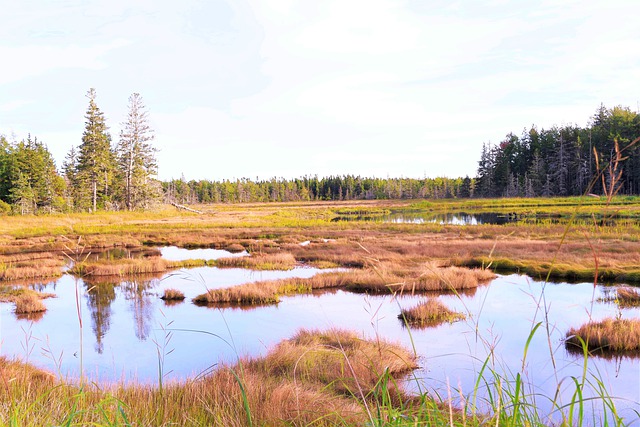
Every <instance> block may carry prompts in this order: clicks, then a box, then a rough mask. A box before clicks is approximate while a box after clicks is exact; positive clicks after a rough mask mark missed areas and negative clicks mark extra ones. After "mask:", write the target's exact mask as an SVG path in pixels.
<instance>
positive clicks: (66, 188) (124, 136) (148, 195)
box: [0, 89, 162, 214]
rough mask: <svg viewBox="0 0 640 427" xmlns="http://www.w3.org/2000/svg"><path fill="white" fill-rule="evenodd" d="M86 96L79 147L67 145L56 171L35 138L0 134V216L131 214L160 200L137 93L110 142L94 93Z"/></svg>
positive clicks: (144, 113)
mask: <svg viewBox="0 0 640 427" xmlns="http://www.w3.org/2000/svg"><path fill="white" fill-rule="evenodd" d="M87 98H88V99H89V105H88V107H87V111H86V113H85V116H84V117H85V128H84V132H83V134H82V139H81V143H80V144H79V145H78V146H77V147H75V146H72V147H71V149H70V150H69V153H68V154H67V156H66V158H65V161H64V164H63V166H62V170H60V171H58V170H57V168H56V165H55V162H54V160H53V157H52V155H51V153H50V152H49V150H48V148H47V146H46V145H45V144H43V143H42V142H41V141H38V139H37V138H35V137H34V138H32V137H31V135H29V136H28V137H27V139H26V140H21V141H19V142H18V141H9V140H8V139H7V138H6V137H5V136H0V213H8V212H14V213H19V214H28V213H42V212H47V213H51V212H72V211H93V212H95V211H97V210H100V209H103V210H117V209H128V210H132V209H138V208H145V207H148V206H149V205H150V204H152V203H154V202H156V201H158V200H160V198H161V195H162V188H161V184H160V182H159V181H158V180H157V179H156V175H157V164H156V160H155V152H156V150H155V148H154V147H153V146H152V145H151V141H152V140H153V137H154V136H153V131H152V129H151V128H150V126H149V118H148V113H147V110H146V107H145V106H144V104H143V102H142V97H141V96H140V94H138V93H134V94H132V95H131V96H130V97H129V105H128V115H127V118H126V120H125V121H124V122H123V123H122V130H121V131H120V135H119V138H118V141H117V143H115V144H112V139H111V134H110V133H109V127H108V126H107V123H106V119H105V116H104V113H103V112H102V111H101V110H100V108H99V107H98V105H97V104H96V91H95V90H94V89H90V90H89V91H88V93H87Z"/></svg>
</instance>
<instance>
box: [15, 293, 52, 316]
mask: <svg viewBox="0 0 640 427" xmlns="http://www.w3.org/2000/svg"><path fill="white" fill-rule="evenodd" d="M46 310H47V306H46V305H44V304H43V303H42V300H41V298H40V297H38V295H34V294H33V293H26V294H23V295H20V296H19V297H18V298H17V299H16V310H15V312H16V314H29V313H39V312H42V311H46Z"/></svg>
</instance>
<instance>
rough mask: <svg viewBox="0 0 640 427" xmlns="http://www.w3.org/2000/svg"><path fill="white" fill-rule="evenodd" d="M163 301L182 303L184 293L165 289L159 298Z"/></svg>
mask: <svg viewBox="0 0 640 427" xmlns="http://www.w3.org/2000/svg"><path fill="white" fill-rule="evenodd" d="M160 299H163V300H165V301H182V300H184V293H183V292H182V291H180V290H178V289H172V288H169V289H165V290H164V294H163V295H162V296H161V297H160Z"/></svg>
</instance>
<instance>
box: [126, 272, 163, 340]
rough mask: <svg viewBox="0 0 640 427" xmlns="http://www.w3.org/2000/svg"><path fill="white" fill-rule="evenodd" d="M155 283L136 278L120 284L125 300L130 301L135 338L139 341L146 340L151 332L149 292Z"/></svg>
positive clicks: (151, 319) (151, 302)
mask: <svg viewBox="0 0 640 427" xmlns="http://www.w3.org/2000/svg"><path fill="white" fill-rule="evenodd" d="M157 283H158V280H157V279H148V278H145V279H142V278H137V277H136V278H135V279H133V280H128V281H123V282H122V283H121V284H120V288H121V289H122V291H123V292H124V297H125V299H127V300H130V301H132V304H131V308H132V310H133V320H134V323H135V325H134V326H135V332H136V337H138V339H140V340H146V339H147V337H148V336H149V332H150V330H151V323H152V321H153V301H152V299H151V295H150V293H149V290H150V289H152V288H154V287H155V286H156V285H157Z"/></svg>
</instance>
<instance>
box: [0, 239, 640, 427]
mask: <svg viewBox="0 0 640 427" xmlns="http://www.w3.org/2000/svg"><path fill="white" fill-rule="evenodd" d="M182 251H185V252H182ZM162 253H163V255H164V256H167V257H173V258H174V259H176V258H180V257H188V258H206V257H208V256H209V253H206V252H204V253H203V252H199V253H198V255H197V256H194V255H195V254H194V253H192V252H188V251H186V250H184V249H183V250H177V249H163V252H162ZM220 255H226V254H220V253H216V254H213V253H211V256H215V257H217V256H220ZM318 271H320V270H317V269H313V268H308V267H296V268H294V269H292V270H289V271H250V270H245V269H238V268H224V269H219V268H215V267H199V268H193V269H184V270H177V271H173V272H171V273H167V274H164V275H162V276H158V277H148V278H142V277H140V278H131V279H128V280H125V281H122V282H118V283H113V282H111V283H99V282H96V283H94V282H90V283H85V282H84V281H83V280H81V279H76V278H74V277H72V276H70V275H64V276H63V277H61V278H60V279H58V280H55V281H52V282H49V283H42V284H40V285H34V286H33V287H34V288H35V289H37V290H39V291H42V292H50V293H53V294H55V296H56V297H55V298H49V299H46V300H44V303H45V304H46V306H47V308H48V310H47V311H46V312H45V313H44V314H43V315H42V316H41V317H40V318H39V319H34V318H31V319H24V318H18V317H17V316H16V315H15V314H14V313H13V304H9V303H2V304H0V310H1V312H0V319H1V321H2V324H1V329H0V332H1V354H2V355H4V356H7V357H10V358H12V357H16V358H19V359H21V360H23V361H28V362H31V363H33V364H35V365H36V366H39V367H42V368H45V369H47V370H49V371H51V372H54V373H57V374H59V375H61V376H62V377H65V378H70V379H73V378H77V377H78V375H79V369H80V360H81V358H82V363H83V369H84V373H85V375H86V377H87V378H88V379H90V380H91V381H95V382H119V381H123V382H131V381H138V382H142V383H150V384H153V383H157V382H158V375H159V354H160V355H161V360H162V374H163V376H164V381H171V380H184V379H187V378H193V377H195V376H198V375H201V374H205V373H206V372H209V371H210V370H212V369H215V368H216V367H217V366H220V365H221V364H232V363H234V362H235V361H236V360H237V357H238V356H260V355H264V354H266V353H267V351H268V350H269V349H270V348H272V347H273V346H274V345H275V344H276V343H278V342H279V341H281V340H283V339H286V338H289V337H291V336H293V335H294V334H295V332H296V331H297V330H299V329H300V328H309V329H328V328H345V329H350V330H354V331H357V332H358V333H360V334H362V335H363V336H364V337H368V338H375V337H377V336H379V337H382V338H385V339H389V340H392V341H397V342H400V343H402V344H404V345H405V346H407V347H408V348H415V350H416V352H417V354H418V356H419V361H418V363H419V365H420V366H421V368H420V369H419V370H417V371H415V372H414V374H413V376H412V378H411V379H409V380H407V385H408V387H409V388H412V389H415V390H418V389H421V390H436V391H437V392H438V393H439V395H440V396H444V397H446V396H447V394H448V392H447V388H448V387H450V388H451V389H453V390H457V389H462V390H463V394H465V395H466V396H470V395H471V394H472V393H473V391H474V387H475V383H476V381H477V380H478V373H479V372H480V370H481V369H482V366H483V363H484V362H485V361H486V360H488V361H489V362H488V363H489V368H490V369H491V370H492V372H490V371H489V370H488V369H487V370H486V371H485V373H484V378H485V380H486V381H487V383H492V382H494V381H495V377H494V376H493V372H495V373H498V374H501V375H503V376H504V379H505V380H508V381H515V377H516V375H517V374H518V373H519V374H520V375H521V377H522V379H523V382H524V384H525V392H527V393H530V394H536V395H538V396H541V397H539V398H538V399H537V400H536V401H535V403H536V405H539V406H540V407H541V408H542V410H543V412H541V413H546V412H548V411H550V410H551V408H550V403H549V401H548V398H547V397H545V396H548V397H549V398H551V397H552V396H553V395H554V393H555V392H556V388H557V385H558V383H561V384H562V385H561V387H560V388H561V401H562V403H568V402H569V401H570V398H571V394H572V392H573V391H574V390H575V388H574V387H572V385H573V384H574V382H573V380H572V378H577V379H578V380H579V379H580V378H581V377H582V372H583V367H584V365H583V358H582V356H581V355H575V354H572V353H569V352H567V350H566V349H565V346H564V343H563V338H564V335H565V333H566V331H567V330H568V329H569V328H571V327H578V326H580V325H582V324H583V323H586V322H587V321H588V320H589V318H590V317H591V318H593V319H594V320H599V319H602V318H604V317H622V318H633V317H636V318H637V317H640V309H639V308H623V309H620V308H618V307H617V306H616V305H615V304H612V303H605V302H602V301H600V299H601V298H602V297H603V296H605V295H608V294H610V293H611V292H613V291H614V287H613V286H601V285H598V286H596V287H594V285H593V284H592V283H580V284H568V283H547V284H544V283H541V282H537V281H534V280H532V279H530V278H528V277H526V276H519V275H509V276H499V277H498V278H497V279H495V280H493V281H492V282H491V283H490V284H488V285H484V286H481V287H479V288H478V289H477V290H475V291H473V292H469V293H465V294H462V295H460V296H456V295H446V294H445V295H439V296H438V298H439V299H440V300H441V301H443V302H444V303H445V304H446V305H447V306H449V307H450V308H452V309H454V310H456V311H459V312H463V313H465V314H467V320H464V321H459V322H455V323H445V324H442V325H440V326H437V327H431V328H426V329H411V330H408V329H407V328H406V327H405V326H404V325H403V324H402V322H401V321H400V320H399V319H398V318H397V316H398V314H399V312H400V308H409V307H412V306H414V305H416V304H417V303H418V302H419V301H422V300H424V298H425V296H424V295H414V296H409V295H407V296H396V297H393V296H391V295H366V294H355V293H349V292H345V291H342V290H332V291H327V292H322V293H316V294H312V295H300V296H290V297H283V298H282V299H281V302H280V303H278V304H277V305H268V306H251V307H248V306H243V307H220V306H218V307H206V306H197V305H195V304H193V303H191V299H192V298H194V297H195V296H196V295H198V294H201V293H204V292H205V291H206V290H207V289H213V288H219V287H228V286H232V285H238V284H242V283H247V282H252V281H261V280H271V279H278V278H286V277H311V276H312V275H314V274H316V273H317V272H318ZM167 288H176V289H179V290H181V291H183V292H184V294H185V296H186V300H185V301H184V302H181V303H173V304H167V303H165V302H164V301H162V300H161V299H160V296H162V294H163V291H164V289H167ZM76 291H78V293H79V295H80V299H79V302H80V304H79V310H78V306H77V304H76ZM431 296H435V295H431ZM543 296H544V298H543ZM545 306H546V309H545ZM78 312H80V316H81V318H82V328H81V327H80V322H79V316H78ZM545 316H547V318H548V323H546V324H545V323H543V324H542V325H541V326H540V327H539V328H538V329H537V330H536V333H535V334H534V335H533V338H532V340H531V344H530V345H529V347H528V352H527V356H526V360H524V362H523V355H524V354H525V346H526V342H527V339H528V337H529V334H530V332H531V330H532V329H533V328H534V326H535V325H536V324H537V323H538V322H543V321H544V320H545ZM547 325H548V327H547ZM81 348H82V351H81ZM523 366H524V368H523ZM587 382H590V383H594V384H595V383H596V382H601V383H602V384H603V385H604V387H605V388H606V390H608V393H610V395H611V396H612V397H614V398H616V400H615V402H616V404H617V405H618V410H619V411H622V413H623V414H625V417H629V421H632V420H633V419H636V418H637V414H636V413H634V412H633V411H640V405H639V403H638V402H640V358H630V357H618V358H602V357H590V358H589V359H588V367H587ZM484 386H485V384H484V381H482V383H481V384H480V387H479V391H478V392H479V394H480V396H479V399H481V398H484V397H486V396H482V394H483V387H484ZM452 394H454V395H456V394H458V393H457V392H452ZM584 394H585V397H589V396H593V395H594V392H593V391H592V390H591V387H589V386H585V390H584ZM595 406H597V407H601V406H602V403H601V402H599V403H596V404H595ZM593 410H594V411H596V412H597V411H598V409H597V408H595V409H593ZM633 425H640V422H637V421H636V422H634V423H633Z"/></svg>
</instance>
